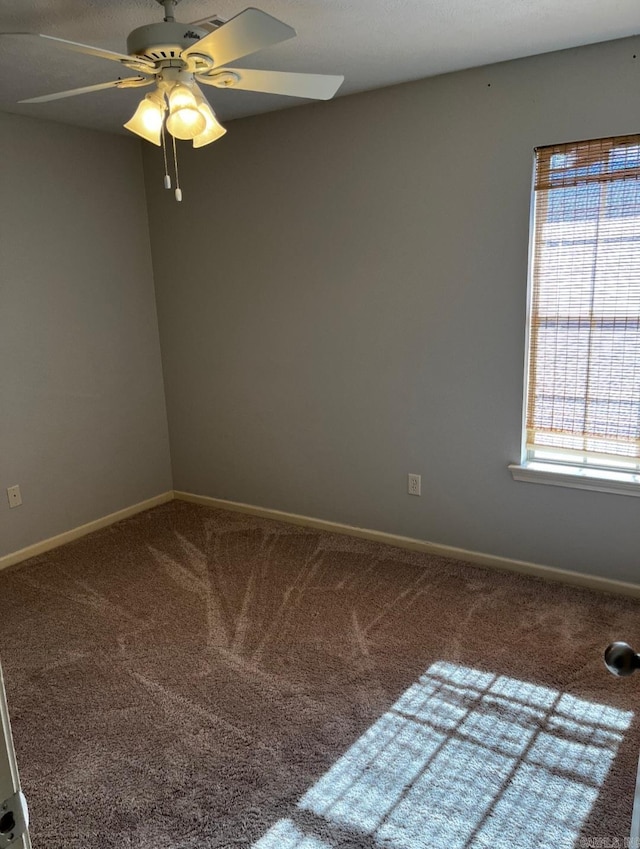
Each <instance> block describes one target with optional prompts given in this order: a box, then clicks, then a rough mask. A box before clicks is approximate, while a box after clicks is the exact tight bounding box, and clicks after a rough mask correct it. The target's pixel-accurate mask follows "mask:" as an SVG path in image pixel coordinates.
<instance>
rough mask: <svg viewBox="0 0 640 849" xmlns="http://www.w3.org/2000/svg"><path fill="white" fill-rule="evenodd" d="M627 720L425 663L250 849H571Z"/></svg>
mask: <svg viewBox="0 0 640 849" xmlns="http://www.w3.org/2000/svg"><path fill="white" fill-rule="evenodd" d="M632 717H633V713H632V712H630V711H621V710H617V709H615V708H612V707H609V706H607V705H602V704H596V703H593V702H588V701H585V700H583V699H577V698H575V697H574V696H571V695H568V694H563V693H561V692H559V691H557V690H553V689H550V688H548V687H541V686H538V685H535V684H531V683H528V682H525V681H518V680H517V679H515V678H509V677H506V676H498V675H493V674H491V673H487V672H481V671H479V670H476V669H471V668H469V667H465V666H459V665H456V664H452V663H445V662H439V663H435V664H433V665H432V666H431V667H430V668H429V669H428V670H427V672H426V673H425V674H424V675H422V677H421V678H420V679H419V681H418V682H416V683H415V684H413V685H412V686H411V687H410V688H409V689H408V690H407V691H406V692H405V693H404V694H403V695H402V696H401V697H400V698H399V699H398V701H397V702H396V703H395V704H394V705H393V706H392V707H391V708H390V710H389V711H387V713H385V714H384V715H383V716H382V717H381V718H380V719H379V720H378V721H377V722H376V723H375V724H374V725H373V726H371V728H369V729H368V730H367V731H366V732H365V733H364V734H363V735H362V736H361V737H360V738H359V739H358V740H357V741H356V742H355V743H354V744H353V746H351V748H350V749H349V750H348V751H347V752H346V753H345V754H344V755H343V756H342V757H341V758H340V759H339V760H338V761H337V762H336V763H335V764H334V765H333V766H332V767H331V769H329V771H328V772H327V773H325V775H324V776H322V778H320V780H319V781H318V782H317V783H316V784H315V785H314V786H313V787H312V788H311V789H310V790H309V791H308V792H307V793H306V794H305V795H304V796H303V797H302V799H301V800H300V802H299V803H298V807H297V810H296V811H295V812H294V813H293V814H292V815H291V817H290V818H289V819H283V820H280V821H279V822H277V823H276V824H275V825H274V826H273V827H272V828H271V829H270V830H269V831H268V832H267V833H266V834H265V835H264V836H263V837H262V838H261V839H260V840H259V841H258V842H257V843H255V844H254V847H255V849H328V847H330V846H333V845H336V843H335V841H336V839H340V837H341V836H344V839H345V841H346V840H347V839H349V840H353V839H354V838H355V839H357V838H358V836H360V837H362V838H363V845H367V846H380V847H394V849H421V847H425V849H426V847H429V848H430V849H440V847H442V849H445V847H446V849H481V847H482V849H484V847H487V849H489V848H490V849H512V847H513V846H514V845H517V846H518V847H519V849H544V847H548V846H554V847H555V849H565V847H566V849H571V847H573V846H574V844H575V841H576V839H577V837H578V836H579V834H580V829H581V827H582V825H583V823H584V822H585V820H586V818H587V816H588V815H589V812H590V810H591V808H592V806H593V804H594V802H595V800H596V798H597V796H598V791H599V788H600V787H601V786H602V783H603V782H604V779H605V777H606V775H607V773H608V771H609V769H610V767H611V764H612V763H613V760H614V758H615V755H616V752H617V750H618V747H619V745H620V743H621V742H622V739H623V736H624V732H625V730H626V729H627V728H628V727H629V725H630V723H631V719H632Z"/></svg>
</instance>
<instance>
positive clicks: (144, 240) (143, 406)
mask: <svg viewBox="0 0 640 849" xmlns="http://www.w3.org/2000/svg"><path fill="white" fill-rule="evenodd" d="M0 138H1V139H2V160H1V162H0V174H1V180H0V185H1V190H0V555H2V554H6V553H8V552H11V551H15V550H17V549H20V548H22V547H24V546H27V545H29V544H31V543H34V542H36V541H38V540H41V539H44V538H47V537H50V536H52V535H55V534H58V533H61V532H63V531H66V530H69V529H70V528H74V527H76V526H78V525H80V524H83V523H84V522H88V521H91V520H93V519H96V518H99V517H101V516H104V515H106V514H108V513H111V512H113V511H115V510H119V509H121V508H123V507H127V506H129V505H131V504H135V503H137V502H139V501H141V500H143V499H146V498H149V497H151V496H153V495H157V494H158V493H160V492H164V491H166V490H167V489H170V488H171V471H170V461H169V451H168V436H167V427H166V413H165V404H164V394H163V385H162V371H161V365H160V354H159V341H158V328H157V318H156V310H155V302H154V294H153V277H152V269H151V255H150V246H149V233H148V223H147V216H146V206H145V194H144V182H143V177H142V167H141V161H140V148H139V146H138V144H137V143H136V142H135V141H130V140H129V139H126V138H119V137H116V136H109V135H105V134H101V133H96V132H91V131H88V130H79V129H75V128H71V127H64V126H61V125H59V124H50V123H45V122H41V121H35V120H30V119H27V118H20V117H17V116H14V115H6V114H0ZM13 484H20V486H21V489H22V497H23V506H22V507H19V508H17V509H14V510H9V505H8V502H7V498H6V487H7V486H11V485H13Z"/></svg>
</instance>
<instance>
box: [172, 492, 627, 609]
mask: <svg viewBox="0 0 640 849" xmlns="http://www.w3.org/2000/svg"><path fill="white" fill-rule="evenodd" d="M174 497H175V498H177V499H179V500H180V501H190V502H191V503H192V504H202V505H204V506H207V507H217V508H219V509H221V510H234V511H236V512H238V513H248V514H250V515H251V516H260V517H261V518H263V519H276V520H277V521H279V522H287V523H288V524H290V525H302V526H304V527H306V528H317V529H319V530H322V531H331V532H332V533H334V534H346V535H348V536H353V537H359V538H361V539H368V540H372V541H373V542H381V543H383V544H384V545H393V546H396V547H397V548H406V549H409V550H410V551H421V552H424V553H425V554H434V555H437V556H438V557H448V558H451V559H452V560H464V561H466V562H467V563H477V564H478V565H480V566H488V567H489V568H491V569H499V570H501V571H503V572H517V573H518V574H520V575H533V576H534V577H536V578H544V579H546V580H548V581H556V582H560V583H563V584H570V585H571V586H575V587H587V588H588V589H592V590H599V591H600V592H606V593H615V594H616V595H625V596H631V597H633V598H640V585H638V584H630V583H627V582H625V581H616V580H614V579H612V578H601V577H598V576H596V575H584V574H582V573H581V572H572V571H570V570H568V569H556V568H555V567H553V566H543V565H541V564H539V563H529V562H527V561H525V560H512V559H510V558H508V557H498V556H496V555H493V554H483V553H481V552H479V551H468V550H467V549H464V548H454V547H453V546H449V545H440V544H438V543H434V542H427V541H426V540H421V539H413V538H412V537H403V536H397V535H396V534H388V533H385V532H384V531H374V530H371V529H369V528H358V527H354V526H353V525H343V524H341V523H339V522H329V521H326V520H325V519H314V518H313V517H311V516H301V515H299V514H298V513H285V512H283V511H282V510H271V509H270V508H267V507H256V506H255V505H253V504H242V503H241V502H238V501H226V500H224V499H222V498H210V497H209V496H206V495H194V494H193V493H191V492H180V491H175V492H174Z"/></svg>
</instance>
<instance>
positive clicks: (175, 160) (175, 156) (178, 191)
mask: <svg viewBox="0 0 640 849" xmlns="http://www.w3.org/2000/svg"><path fill="white" fill-rule="evenodd" d="M171 141H172V142H173V170H174V171H175V174H176V200H177V201H180V200H182V189H181V188H180V178H179V177H178V152H177V150H176V137H175V136H171Z"/></svg>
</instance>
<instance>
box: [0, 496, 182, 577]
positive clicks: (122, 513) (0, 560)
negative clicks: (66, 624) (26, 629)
mask: <svg viewBox="0 0 640 849" xmlns="http://www.w3.org/2000/svg"><path fill="white" fill-rule="evenodd" d="M173 498H174V495H173V490H169V491H168V492H163V493H161V494H160V495H154V497H153V498H147V499H146V501H140V502H139V503H138V504H132V505H131V506H130V507H125V508H123V509H122V510H117V511H116V512H115V513H110V514H109V515H108V516H102V517H101V518H100V519H94V521H93V522H87V523H86V525H80V526H79V527H77V528H72V529H71V530H70V531H65V532H64V533H63V534H58V535H57V536H55V537H49V538H48V539H43V540H41V541H40V542H36V543H34V544H33V545H28V546H27V547H26V548H21V549H20V550H19V551H13V552H12V553H11V554H5V555H4V556H3V557H0V569H6V568H7V567H8V566H14V565H15V564H16V563H21V562H22V561H23V560H28V559H29V558H30V557H37V555H38V554H44V553H45V551H51V549H52V548H58V546H60V545H65V544H66V543H68V542H72V541H73V540H74V539H80V537H84V536H86V535H87V534H90V533H93V531H99V530H100V529H101V528H106V527H107V526H108V525H113V524H115V522H119V521H120V520H121V519H127V518H128V517H129V516H134V515H135V514H136V513H142V512H143V511H144V510H150V509H151V508H152V507H157V506H158V505H159V504H166V502H167V501H173Z"/></svg>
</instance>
